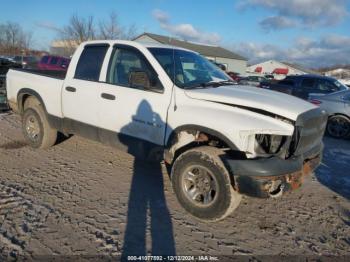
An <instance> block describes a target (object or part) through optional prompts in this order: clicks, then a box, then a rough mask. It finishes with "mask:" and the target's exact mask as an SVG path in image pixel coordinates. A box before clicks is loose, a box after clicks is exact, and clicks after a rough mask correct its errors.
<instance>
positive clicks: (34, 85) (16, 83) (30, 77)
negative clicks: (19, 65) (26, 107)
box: [6, 69, 66, 117]
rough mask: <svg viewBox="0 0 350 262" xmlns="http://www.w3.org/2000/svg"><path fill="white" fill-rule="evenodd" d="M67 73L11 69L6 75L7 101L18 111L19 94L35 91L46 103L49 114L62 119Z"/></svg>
mask: <svg viewBox="0 0 350 262" xmlns="http://www.w3.org/2000/svg"><path fill="white" fill-rule="evenodd" d="M65 76H66V72H59V71H49V70H37V69H10V70H9V72H8V73H7V75H6V89H7V100H8V102H9V104H10V106H11V108H12V109H14V110H15V111H16V107H17V106H18V105H17V99H18V94H19V93H20V92H22V91H25V90H35V92H36V93H37V95H38V96H39V97H40V98H41V99H42V101H45V107H46V110H47V112H48V113H49V114H51V115H54V116H57V117H62V108H61V91H62V86H63V83H64V79H65Z"/></svg>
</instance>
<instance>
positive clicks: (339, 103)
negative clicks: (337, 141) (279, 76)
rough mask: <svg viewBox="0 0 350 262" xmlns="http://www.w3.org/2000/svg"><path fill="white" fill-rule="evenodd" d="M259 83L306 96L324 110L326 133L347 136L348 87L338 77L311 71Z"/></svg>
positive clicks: (349, 130) (349, 118) (349, 133)
mask: <svg viewBox="0 0 350 262" xmlns="http://www.w3.org/2000/svg"><path fill="white" fill-rule="evenodd" d="M261 87H262V88H266V89H270V90H274V91H279V92H283V93H287V94H290V95H293V96H296V97H299V98H302V99H305V100H309V101H310V102H311V103H313V104H315V105H317V106H319V107H321V108H322V109H324V110H325V111H326V112H327V114H328V123H327V128H326V131H327V134H328V135H330V136H332V137H335V138H348V137H349V136H350V90H349V87H347V86H345V85H344V84H342V83H341V82H339V81H338V80H336V79H334V78H331V77H326V76H321V75H312V74H307V75H292V76H287V77H286V78H285V79H283V80H281V81H278V82H271V81H265V82H262V83H261Z"/></svg>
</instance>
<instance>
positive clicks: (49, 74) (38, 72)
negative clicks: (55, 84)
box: [11, 68, 67, 80]
mask: <svg viewBox="0 0 350 262" xmlns="http://www.w3.org/2000/svg"><path fill="white" fill-rule="evenodd" d="M11 70H15V71H22V72H26V73H31V74H36V75H41V76H46V77H53V78H57V79H61V80H63V79H65V78H66V74H67V72H66V71H57V70H40V69H23V68H13V69H11Z"/></svg>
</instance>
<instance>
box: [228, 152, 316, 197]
mask: <svg viewBox="0 0 350 262" xmlns="http://www.w3.org/2000/svg"><path fill="white" fill-rule="evenodd" d="M282 161H284V165H282V163H280V162H279V160H277V159H271V160H269V161H265V160H263V162H262V163H259V164H256V165H255V166H254V165H253V167H255V168H256V167H261V165H263V166H264V167H265V168H264V170H262V169H259V168H258V169H257V170H256V171H257V172H256V173H255V174H252V172H253V171H252V169H251V167H250V168H249V169H248V170H250V171H248V173H237V172H235V168H234V167H233V166H232V164H234V162H232V163H231V164H230V165H231V169H233V174H234V187H235V190H237V191H238V192H239V193H241V194H244V195H247V196H251V197H260V198H267V197H278V196H281V195H282V194H284V193H286V192H288V191H292V190H295V189H297V188H299V187H300V186H301V185H302V184H303V182H304V178H305V177H306V176H308V175H310V174H311V173H312V172H313V171H314V170H315V169H316V168H317V167H318V165H319V164H320V163H321V153H319V154H318V155H316V156H313V157H311V158H308V159H307V160H305V161H301V160H300V158H298V159H294V160H293V161H288V160H282ZM300 161H301V162H300ZM279 167H281V169H279ZM239 170H240V171H242V167H239ZM268 170H271V173H270V174H269V173H268ZM236 171H237V169H236ZM276 173H277V174H276ZM278 173H279V174H278Z"/></svg>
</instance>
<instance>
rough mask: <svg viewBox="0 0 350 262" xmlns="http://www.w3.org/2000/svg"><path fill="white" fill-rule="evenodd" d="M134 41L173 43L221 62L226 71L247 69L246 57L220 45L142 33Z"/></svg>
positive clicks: (242, 72) (243, 71)
mask: <svg viewBox="0 0 350 262" xmlns="http://www.w3.org/2000/svg"><path fill="white" fill-rule="evenodd" d="M134 41H137V42H144V43H161V44H166V45H173V46H177V47H182V48H185V49H189V50H192V51H195V52H197V53H199V54H201V55H202V56H205V57H206V58H208V59H210V60H212V61H215V62H217V63H220V64H223V65H225V67H226V71H232V72H236V73H239V74H242V75H245V73H246V70H247V59H246V58H245V57H243V56H241V55H239V54H236V53H233V52H232V51H229V50H227V49H225V48H222V47H220V46H213V45H205V44H198V43H193V42H188V41H183V40H179V39H177V38H174V37H169V36H162V35H156V34H151V33H143V34H141V35H139V36H138V37H136V38H135V39H134Z"/></svg>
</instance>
